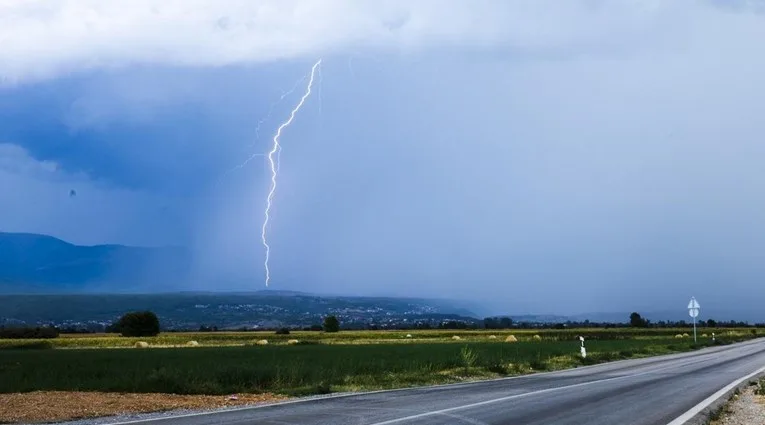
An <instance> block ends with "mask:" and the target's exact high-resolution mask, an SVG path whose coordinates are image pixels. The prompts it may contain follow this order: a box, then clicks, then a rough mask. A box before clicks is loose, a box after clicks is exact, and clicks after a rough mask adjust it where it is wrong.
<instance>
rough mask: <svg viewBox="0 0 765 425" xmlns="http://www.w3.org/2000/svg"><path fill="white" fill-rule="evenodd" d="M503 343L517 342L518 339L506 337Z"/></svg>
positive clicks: (511, 336) (512, 336)
mask: <svg viewBox="0 0 765 425" xmlns="http://www.w3.org/2000/svg"><path fill="white" fill-rule="evenodd" d="M505 342H518V338H516V337H515V335H508V337H507V338H505Z"/></svg>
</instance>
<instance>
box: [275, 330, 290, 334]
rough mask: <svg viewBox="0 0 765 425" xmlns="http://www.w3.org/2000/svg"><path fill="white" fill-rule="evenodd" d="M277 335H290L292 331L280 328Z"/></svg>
mask: <svg viewBox="0 0 765 425" xmlns="http://www.w3.org/2000/svg"><path fill="white" fill-rule="evenodd" d="M275 334H276V335H289V334H290V330H289V329H287V328H280V329H277V330H276V332H275Z"/></svg>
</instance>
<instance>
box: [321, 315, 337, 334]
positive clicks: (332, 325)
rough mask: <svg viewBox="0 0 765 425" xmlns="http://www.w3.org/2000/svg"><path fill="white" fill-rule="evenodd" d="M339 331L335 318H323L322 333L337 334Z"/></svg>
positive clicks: (332, 316) (331, 316)
mask: <svg viewBox="0 0 765 425" xmlns="http://www.w3.org/2000/svg"><path fill="white" fill-rule="evenodd" d="M339 330H340V321H338V320H337V317H335V316H334V315H330V316H327V317H325V318H324V332H337V331H339Z"/></svg>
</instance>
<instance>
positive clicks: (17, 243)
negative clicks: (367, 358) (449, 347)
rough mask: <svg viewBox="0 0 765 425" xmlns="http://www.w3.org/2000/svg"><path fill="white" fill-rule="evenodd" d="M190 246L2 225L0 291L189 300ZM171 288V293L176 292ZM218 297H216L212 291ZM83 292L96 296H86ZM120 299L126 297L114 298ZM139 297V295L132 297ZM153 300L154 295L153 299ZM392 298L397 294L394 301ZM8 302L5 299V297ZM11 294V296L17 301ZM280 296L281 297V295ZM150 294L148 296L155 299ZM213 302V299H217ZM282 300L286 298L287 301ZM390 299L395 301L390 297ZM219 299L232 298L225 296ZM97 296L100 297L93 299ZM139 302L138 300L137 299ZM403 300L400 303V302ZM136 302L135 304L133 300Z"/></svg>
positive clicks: (746, 316) (756, 318)
mask: <svg viewBox="0 0 765 425" xmlns="http://www.w3.org/2000/svg"><path fill="white" fill-rule="evenodd" d="M191 270H192V256H191V253H190V252H189V251H188V250H186V249H184V248H178V247H156V248H155V247H131V246H124V245H113V244H110V245H93V246H82V245H75V244H71V243H69V242H66V241H63V240H61V239H57V238H55V237H52V236H47V235H40V234H33V233H6V232H0V296H2V294H6V295H10V294H27V295H35V294H36V295H44V294H48V295H74V294H80V295H85V294H158V293H160V292H162V293H165V295H163V296H162V297H160V298H161V299H166V298H164V297H165V296H169V297H171V298H172V297H179V299H180V298H183V299H184V300H187V301H188V300H190V299H191V298H190V297H189V296H190V295H191V294H192V293H188V292H187V293H185V295H184V294H182V293H181V292H182V291H185V290H187V289H188V288H189V286H188V283H189V281H190V278H191ZM173 293H174V295H173ZM193 294H194V296H201V297H202V298H205V301H202V300H197V301H195V303H196V302H199V303H208V301H209V300H207V298H208V297H210V296H214V295H216V296H220V297H224V298H225V297H229V296H234V297H236V296H237V294H234V293H221V292H218V293H206V294H202V293H193ZM243 295H246V297H252V299H251V300H250V301H251V302H253V303H256V304H257V303H263V302H266V301H267V302H268V303H270V302H272V301H273V299H275V297H278V298H280V299H282V301H283V300H285V299H289V300H291V301H289V302H290V303H292V304H295V306H297V304H300V307H301V308H303V309H308V310H311V311H314V310H316V311H315V313H317V314H318V312H319V310H318V309H315V308H314V307H313V304H316V305H324V306H325V307H326V306H327V305H332V306H339V305H342V306H343V307H344V308H345V307H348V304H347V303H351V304H353V305H356V306H359V305H360V306H363V307H364V308H365V309H372V308H373V305H374V304H375V303H377V304H378V305H380V306H387V307H386V308H388V309H390V310H389V311H394V312H395V311H398V310H399V308H405V309H406V308H409V307H411V305H412V304H411V303H415V304H417V305H428V306H431V307H433V310H432V311H433V312H438V314H455V315H460V316H470V317H473V318H480V317H483V316H486V315H489V314H486V313H485V312H484V311H482V310H483V309H482V308H481V306H480V305H475V304H472V303H468V302H467V301H464V300H463V301H461V302H456V301H453V300H440V301H439V300H414V299H406V298H398V299H394V298H379V297H377V298H376V297H347V296H343V295H326V294H324V295H320V294H305V293H299V292H291V291H278V292H277V291H267V292H263V293H248V294H243ZM213 298H215V297H213ZM41 299H42V298H34V301H32V299H30V302H31V304H29V305H30V306H31V305H35V304H36V303H38V302H41V301H40V300H41ZM86 299H87V300H90V301H93V300H91V299H88V298H86ZM116 300H118V301H119V302H120V303H121V302H125V300H126V299H122V298H118V299H116ZM137 300H139V301H140V299H137ZM152 300H153V299H152ZM391 300H396V302H393V301H391ZM5 301H8V302H10V301H9V300H5ZM17 301H18V299H15V301H13V302H12V303H11V304H13V303H15V302H17ZM282 301H280V302H282ZM152 302H153V301H152ZM213 302H218V300H214V301H213ZM285 302H286V301H285ZM390 302H393V304H395V306H394V305H388V304H387V303H390ZM221 303H224V304H230V303H233V301H230V300H228V299H227V298H226V299H225V302H223V301H221ZM96 304H98V302H96ZM139 304H140V303H139ZM398 304H402V305H404V306H405V307H401V306H399V305H398ZM137 306H138V305H137ZM629 313H630V312H629V311H625V312H612V313H585V314H576V315H571V316H563V315H555V314H546V315H542V314H532V315H525V316H517V315H513V314H512V312H505V314H508V315H510V316H512V317H513V318H514V319H515V320H517V321H533V322H565V321H567V320H571V321H584V320H590V321H592V322H624V321H627V320H628V318H629ZM640 313H641V314H642V315H643V317H646V318H648V319H650V320H652V321H654V322H655V321H659V320H690V318H689V317H688V316H687V312H685V311H684V309H682V308H680V309H678V310H674V311H653V312H651V311H641V312H640ZM702 316H703V317H700V319H706V318H714V319H718V320H731V319H735V320H746V321H750V322H752V323H754V322H762V321H763V320H764V319H765V317H763V313H762V311H761V310H757V311H747V310H741V309H738V310H734V309H728V310H725V309H712V308H706V309H702Z"/></svg>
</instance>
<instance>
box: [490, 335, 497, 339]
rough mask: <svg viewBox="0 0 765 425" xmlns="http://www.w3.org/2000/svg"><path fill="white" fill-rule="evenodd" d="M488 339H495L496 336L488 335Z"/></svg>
mask: <svg viewBox="0 0 765 425" xmlns="http://www.w3.org/2000/svg"><path fill="white" fill-rule="evenodd" d="M489 339H497V336H496V335H489Z"/></svg>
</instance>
